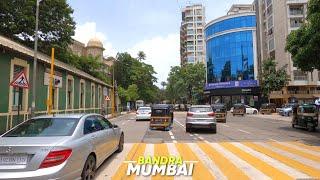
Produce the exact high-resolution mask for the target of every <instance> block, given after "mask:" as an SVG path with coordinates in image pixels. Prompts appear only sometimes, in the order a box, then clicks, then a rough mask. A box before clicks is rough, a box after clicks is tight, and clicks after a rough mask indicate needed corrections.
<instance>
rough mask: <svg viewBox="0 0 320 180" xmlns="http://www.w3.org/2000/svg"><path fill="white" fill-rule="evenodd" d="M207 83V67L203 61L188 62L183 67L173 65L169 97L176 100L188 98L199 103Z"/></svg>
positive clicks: (168, 90)
mask: <svg viewBox="0 0 320 180" xmlns="http://www.w3.org/2000/svg"><path fill="white" fill-rule="evenodd" d="M204 84H205V67H204V65H203V64H201V63H197V64H187V65H185V66H183V67H180V66H174V67H171V70H170V73H169V77H168V84H167V88H166V91H167V95H168V98H169V99H170V100H171V101H172V102H173V103H175V101H177V100H178V101H185V100H188V102H189V103H199V102H200V101H201V100H202V98H203V90H204Z"/></svg>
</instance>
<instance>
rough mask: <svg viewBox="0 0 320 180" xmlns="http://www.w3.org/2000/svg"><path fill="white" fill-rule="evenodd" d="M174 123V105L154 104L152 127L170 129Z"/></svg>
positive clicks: (150, 125)
mask: <svg viewBox="0 0 320 180" xmlns="http://www.w3.org/2000/svg"><path fill="white" fill-rule="evenodd" d="M172 124H173V107H172V106H170V105H167V104H157V105H153V106H152V110H151V119H150V124H149V127H150V129H163V130H166V131H168V130H170V128H171V127H172Z"/></svg>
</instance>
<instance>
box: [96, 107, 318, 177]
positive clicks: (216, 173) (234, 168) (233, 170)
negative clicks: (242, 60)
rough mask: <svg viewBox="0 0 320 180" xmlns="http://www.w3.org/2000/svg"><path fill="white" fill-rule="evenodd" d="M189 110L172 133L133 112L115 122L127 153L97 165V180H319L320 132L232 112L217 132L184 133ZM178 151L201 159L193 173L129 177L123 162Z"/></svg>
mask: <svg viewBox="0 0 320 180" xmlns="http://www.w3.org/2000/svg"><path fill="white" fill-rule="evenodd" d="M185 119H186V112H175V114H174V124H173V128H172V129H171V130H170V131H161V130H150V129H149V126H148V125H149V122H148V121H136V120H135V114H134V113H131V114H127V115H124V116H121V117H118V118H116V119H114V120H112V122H113V123H115V124H117V125H118V126H120V127H121V128H122V129H123V131H124V134H125V146H124V151H123V152H122V153H120V154H114V155H112V156H111V157H110V158H109V159H107V160H106V161H105V162H104V163H103V164H102V166H100V168H99V169H98V172H97V175H96V179H159V178H165V179H201V180H202V179H299V178H302V179H310V178H314V179H319V178H320V130H319V128H318V129H317V130H316V132H308V131H306V130H304V129H293V128H292V127H291V124H290V122H288V121H283V120H275V119H268V118H261V117H259V116H255V115H246V116H244V117H240V116H235V117H233V116H230V115H228V117H227V122H226V123H218V124H217V133H216V134H213V133H211V132H210V131H203V130H202V131H195V132H192V133H186V131H185ZM147 155H150V156H153V155H180V156H181V157H182V158H183V159H184V160H191V161H197V162H198V163H197V164H196V165H195V169H194V171H193V176H192V177H167V176H164V177H159V176H157V177H144V176H137V177H135V176H126V174H125V172H126V167H127V165H126V164H125V163H123V162H124V161H125V160H127V161H128V160H133V161H135V160H137V158H138V156H147Z"/></svg>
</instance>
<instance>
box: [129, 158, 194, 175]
mask: <svg viewBox="0 0 320 180" xmlns="http://www.w3.org/2000/svg"><path fill="white" fill-rule="evenodd" d="M194 162H195V161H188V162H186V161H183V160H182V158H181V157H180V156H154V157H151V156H146V157H144V156H139V158H138V161H134V162H132V161H128V168H127V176H129V175H131V174H135V175H137V176H140V175H143V176H155V175H158V174H159V175H162V176H180V175H183V176H192V173H193V167H194Z"/></svg>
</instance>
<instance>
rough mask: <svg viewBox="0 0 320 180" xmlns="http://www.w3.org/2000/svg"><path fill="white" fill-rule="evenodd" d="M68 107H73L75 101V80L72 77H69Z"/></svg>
mask: <svg viewBox="0 0 320 180" xmlns="http://www.w3.org/2000/svg"><path fill="white" fill-rule="evenodd" d="M67 79H68V80H67V109H73V102H74V92H73V90H74V80H73V78H72V77H68V78H67Z"/></svg>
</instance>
